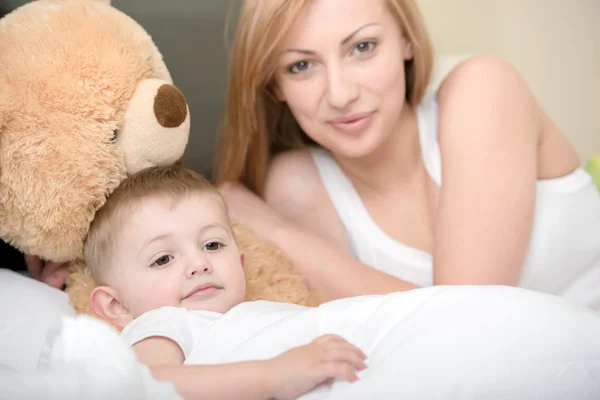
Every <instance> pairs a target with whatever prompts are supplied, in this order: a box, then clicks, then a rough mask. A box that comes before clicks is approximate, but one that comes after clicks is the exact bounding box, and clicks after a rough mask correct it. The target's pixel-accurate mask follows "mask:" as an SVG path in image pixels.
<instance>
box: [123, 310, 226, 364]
mask: <svg viewBox="0 0 600 400" xmlns="http://www.w3.org/2000/svg"><path fill="white" fill-rule="evenodd" d="M222 316H223V314H221V313H217V312H213V311H203V310H187V309H185V308H181V307H161V308H158V309H156V310H151V311H148V312H146V313H144V314H142V315H140V316H139V317H138V318H136V319H135V320H134V321H133V322H131V323H129V324H128V325H127V326H125V328H124V329H123V331H122V332H121V337H122V338H123V339H124V340H125V342H126V343H127V344H128V345H129V346H133V345H134V344H136V343H138V342H141V341H142V340H144V339H147V338H150V337H153V336H160V337H164V338H168V339H171V340H172V341H173V342H175V343H176V344H177V345H178V346H179V347H180V348H181V350H182V351H183V355H184V357H185V361H184V364H194V362H193V360H190V357H189V356H190V354H191V353H192V350H193V349H194V347H195V345H196V344H197V343H198V342H199V341H200V340H201V339H202V337H203V336H204V335H205V334H206V333H207V332H208V331H209V330H210V329H211V327H212V325H213V324H214V323H215V322H216V321H218V320H219V319H220V318H221V317H222Z"/></svg>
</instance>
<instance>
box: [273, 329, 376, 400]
mask: <svg viewBox="0 0 600 400" xmlns="http://www.w3.org/2000/svg"><path fill="white" fill-rule="evenodd" d="M365 358H366V356H365V354H364V353H363V352H362V351H361V350H360V349H359V348H357V347H356V346H354V345H352V344H350V343H348V341H346V340H345V339H343V338H341V337H339V336H336V335H324V336H321V337H319V338H317V339H315V340H314V341H312V342H311V343H309V344H307V345H304V346H300V347H296V348H293V349H291V350H288V351H286V352H285V353H283V354H281V355H280V356H278V357H275V358H274V359H272V360H270V362H271V367H272V370H271V371H272V372H271V373H272V374H273V375H274V379H275V388H274V389H275V391H274V393H273V395H274V396H275V398H277V399H292V398H295V397H298V396H300V395H301V394H303V393H306V392H307V391H309V390H310V389H312V388H314V387H315V386H317V385H318V384H320V383H322V382H324V381H326V380H327V379H330V378H336V377H345V378H346V379H348V380H349V381H350V382H354V381H355V380H356V379H357V377H356V371H357V370H358V371H360V370H362V369H365V368H366V367H367V366H366V364H365V363H364V361H363V360H364V359H365Z"/></svg>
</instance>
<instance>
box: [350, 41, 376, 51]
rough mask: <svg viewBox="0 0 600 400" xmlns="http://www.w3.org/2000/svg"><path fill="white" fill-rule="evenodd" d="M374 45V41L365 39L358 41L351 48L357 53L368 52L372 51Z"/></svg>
mask: <svg viewBox="0 0 600 400" xmlns="http://www.w3.org/2000/svg"><path fill="white" fill-rule="evenodd" d="M375 46H376V44H375V42H369V41H365V42H360V43H358V44H357V45H356V46H354V49H353V50H356V51H357V52H358V53H368V52H371V51H373V49H374V48H375Z"/></svg>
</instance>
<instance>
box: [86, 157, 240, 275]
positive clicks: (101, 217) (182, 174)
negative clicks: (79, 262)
mask: <svg viewBox="0 0 600 400" xmlns="http://www.w3.org/2000/svg"><path fill="white" fill-rule="evenodd" d="M190 194H207V195H212V196H214V197H215V200H216V201H217V202H219V203H221V206H222V207H223V216H224V218H225V220H226V223H227V227H228V228H229V229H230V233H231V234H232V236H234V235H233V231H232V229H231V222H230V220H229V212H228V209H227V203H226V202H225V200H224V198H223V197H222V196H221V194H220V193H219V191H218V190H217V188H216V187H215V186H213V185H212V184H211V183H210V182H209V181H208V180H206V179H205V178H204V177H203V176H202V175H200V174H198V173H197V172H194V171H192V170H189V169H185V168H182V167H179V166H166V167H150V168H146V169H143V170H141V171H138V172H136V173H135V174H133V175H131V176H129V177H128V178H126V179H125V180H124V181H123V182H122V183H121V184H120V185H119V187H117V189H115V191H114V192H113V193H112V194H111V195H110V196H109V197H108V199H107V200H106V203H105V204H104V205H103V206H102V207H100V208H99V209H98V211H97V212H96V214H95V217H94V220H93V222H92V224H91V226H90V229H89V232H88V234H87V237H86V240H85V244H84V259H85V262H86V264H87V266H88V268H89V269H90V271H91V273H92V276H93V277H94V279H96V281H97V282H98V284H101V285H102V284H106V279H107V275H108V274H109V273H110V271H111V269H112V267H111V265H110V264H111V260H112V255H113V253H114V251H115V247H116V245H117V243H118V241H119V240H120V238H119V233H120V232H121V230H122V228H123V224H124V223H126V222H127V221H128V219H129V218H130V216H131V214H132V213H133V212H134V210H135V208H136V207H138V206H140V205H141V204H142V202H143V201H144V200H145V199H149V198H168V199H173V200H174V201H177V200H179V199H181V198H183V197H184V196H186V195H190Z"/></svg>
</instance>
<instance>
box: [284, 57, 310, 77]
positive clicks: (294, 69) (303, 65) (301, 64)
mask: <svg viewBox="0 0 600 400" xmlns="http://www.w3.org/2000/svg"><path fill="white" fill-rule="evenodd" d="M311 64H312V63H311V62H310V61H304V60H302V61H298V62H297V63H295V64H292V65H290V66H289V67H288V71H289V72H291V73H292V74H297V73H300V72H302V71H306V70H307V69H308V68H310V66H311Z"/></svg>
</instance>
